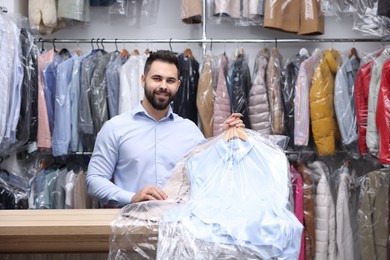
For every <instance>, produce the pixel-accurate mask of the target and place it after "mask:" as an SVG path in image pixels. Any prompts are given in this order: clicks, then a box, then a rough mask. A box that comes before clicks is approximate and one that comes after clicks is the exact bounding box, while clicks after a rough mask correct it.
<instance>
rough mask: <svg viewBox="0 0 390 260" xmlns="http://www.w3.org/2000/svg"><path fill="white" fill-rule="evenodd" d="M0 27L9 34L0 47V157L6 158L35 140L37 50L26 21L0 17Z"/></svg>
mask: <svg viewBox="0 0 390 260" xmlns="http://www.w3.org/2000/svg"><path fill="white" fill-rule="evenodd" d="M0 26H2V27H4V28H8V31H9V34H7V35H3V36H4V41H3V42H2V44H0V45H1V46H0V49H2V50H3V51H2V52H0V56H1V58H0V63H2V64H3V66H1V70H2V72H3V74H2V75H3V76H0V85H1V86H2V92H1V93H2V97H1V98H0V99H1V101H0V113H1V116H0V122H1V123H0V155H8V154H11V153H12V152H14V151H16V150H18V149H20V148H21V147H22V146H24V145H25V144H26V143H27V142H28V141H30V140H31V141H33V140H34V138H35V137H36V135H35V136H34V134H36V128H37V107H36V105H37V104H36V102H35V100H36V99H34V97H36V94H37V80H36V79H37V76H38V73H37V59H38V48H37V46H36V45H35V44H34V36H33V34H32V30H31V28H30V27H29V25H28V21H27V18H25V17H21V16H20V15H13V16H11V15H8V14H7V15H2V14H0ZM31 137H32V138H31Z"/></svg>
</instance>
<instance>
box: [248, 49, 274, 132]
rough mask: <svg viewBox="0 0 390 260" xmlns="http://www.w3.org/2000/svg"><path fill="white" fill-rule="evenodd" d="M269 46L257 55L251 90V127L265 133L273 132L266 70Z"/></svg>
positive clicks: (249, 107) (249, 106) (249, 108)
mask: <svg viewBox="0 0 390 260" xmlns="http://www.w3.org/2000/svg"><path fill="white" fill-rule="evenodd" d="M270 55H271V54H270V51H269V49H268V48H262V49H261V50H260V51H259V52H258V53H257V55H256V59H255V64H254V69H253V84H252V86H251V88H250V91H249V105H248V110H249V121H250V128H251V129H253V130H255V131H257V132H259V133H263V134H270V133H271V118H270V117H271V116H270V106H269V99H268V89H267V84H266V70H267V65H268V60H269V58H270Z"/></svg>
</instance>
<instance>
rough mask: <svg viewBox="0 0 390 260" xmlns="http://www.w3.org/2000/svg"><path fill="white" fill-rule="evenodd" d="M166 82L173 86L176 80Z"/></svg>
mask: <svg viewBox="0 0 390 260" xmlns="http://www.w3.org/2000/svg"><path fill="white" fill-rule="evenodd" d="M167 82H168V83H169V84H173V83H175V82H176V80H174V79H168V80H167Z"/></svg>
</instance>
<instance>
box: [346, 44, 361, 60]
mask: <svg viewBox="0 0 390 260" xmlns="http://www.w3.org/2000/svg"><path fill="white" fill-rule="evenodd" d="M353 56H355V58H356V59H357V61H358V62H360V57H359V54H358V53H357V50H356V48H355V47H352V48H351V49H350V50H349V54H348V58H349V59H350V58H352V57H353Z"/></svg>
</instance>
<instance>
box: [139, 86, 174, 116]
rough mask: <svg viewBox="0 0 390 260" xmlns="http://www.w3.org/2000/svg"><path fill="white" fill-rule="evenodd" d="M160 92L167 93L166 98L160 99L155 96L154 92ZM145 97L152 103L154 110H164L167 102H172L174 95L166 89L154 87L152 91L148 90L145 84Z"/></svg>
mask: <svg viewBox="0 0 390 260" xmlns="http://www.w3.org/2000/svg"><path fill="white" fill-rule="evenodd" d="M160 93H166V94H167V95H168V97H169V98H168V99H164V100H160V99H158V98H157V97H155V96H154V95H155V94H160ZM145 97H146V99H147V100H148V101H149V103H150V104H151V105H152V107H153V108H154V109H156V110H164V109H166V108H167V107H168V106H169V104H170V103H171V102H172V100H173V99H174V98H175V96H174V95H172V94H171V92H170V91H169V90H168V89H161V88H159V89H156V90H154V91H151V90H149V89H148V88H147V87H146V86H145Z"/></svg>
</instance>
